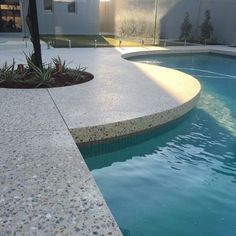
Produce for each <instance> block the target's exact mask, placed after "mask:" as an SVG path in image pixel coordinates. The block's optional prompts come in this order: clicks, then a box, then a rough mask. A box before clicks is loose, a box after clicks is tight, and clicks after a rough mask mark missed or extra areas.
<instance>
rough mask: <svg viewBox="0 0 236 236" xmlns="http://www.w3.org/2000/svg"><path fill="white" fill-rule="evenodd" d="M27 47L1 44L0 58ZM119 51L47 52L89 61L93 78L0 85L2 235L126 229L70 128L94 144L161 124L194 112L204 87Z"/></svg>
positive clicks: (101, 232) (8, 57)
mask: <svg viewBox="0 0 236 236" xmlns="http://www.w3.org/2000/svg"><path fill="white" fill-rule="evenodd" d="M173 49H174V50H176V49H175V48H173ZM183 49H184V50H185V51H186V48H182V50H183ZM22 50H23V49H19V50H16V49H14V50H10V51H9V50H7V51H4V50H3V49H1V55H0V63H2V62H3V61H5V60H9V61H10V60H11V59H12V57H14V58H15V59H16V61H17V62H18V63H20V62H24V59H23V55H22ZM27 50H29V49H27ZM118 50H121V51H125V52H132V51H134V50H136V51H137V50H141V51H145V52H148V51H151V50H153V48H149V49H147V48H145V49H142V48H141V49H140V48H139V49H134V48H133V49H130V48H129V49H127V50H124V49H118ZM118 50H115V49H71V50H68V49H50V50H46V49H44V50H43V55H44V61H47V60H48V59H49V58H50V57H52V56H57V55H60V56H61V57H62V58H63V59H66V60H72V63H71V66H76V65H78V63H82V65H86V66H88V71H90V72H92V73H94V75H95V79H94V80H93V81H90V82H88V83H86V84H81V85H77V86H72V87H66V88H55V89H39V90H16V89H14V90H11V89H0V111H1V112H0V121H1V123H0V189H1V190H0V235H120V234H121V233H120V230H119V228H118V226H117V224H116V222H115V220H114V218H113V216H112V214H111V213H110V210H109V209H108V207H107V205H106V203H105V201H104V199H103V197H102V195H101V193H100V191H99V190H98V187H97V186H96V184H95V181H94V179H93V177H92V176H91V174H90V172H89V170H88V169H87V166H86V164H85V162H84V160H83V158H82V156H81V154H80V152H79V150H78V149H77V146H76V144H75V142H74V140H73V138H72V136H71V134H70V132H69V131H71V133H72V134H74V135H73V136H74V138H75V139H76V137H77V135H78V132H77V131H78V130H80V131H83V130H84V131H85V132H82V136H80V137H79V139H82V140H83V141H84V140H85V141H89V140H91V139H94V138H91V135H92V137H93V135H94V136H96V135H97V138H95V140H99V139H102V138H106V137H114V136H116V135H117V134H118V135H124V134H127V133H130V132H136V131H138V130H142V129H145V128H147V127H150V126H151V127H153V126H158V125H160V124H162V123H165V122H167V121H169V120H172V119H175V118H177V117H179V116H181V115H183V114H184V113H185V112H187V111H189V110H190V109H191V108H192V107H193V106H194V105H195V104H196V101H197V99H198V96H199V92H200V85H199V84H198V82H197V81H196V80H195V79H193V78H192V77H191V76H188V75H186V74H184V73H181V72H176V71H174V70H168V69H165V68H161V67H160V68H154V67H153V66H151V67H149V66H146V65H140V64H137V63H133V62H128V61H125V60H124V59H122V58H121V56H120V52H118ZM160 50H162V49H160ZM164 50H166V49H164ZM178 50H179V49H178ZM189 50H196V51H197V50H209V49H208V48H203V47H201V48H197V47H195V48H191V49H189ZM212 50H213V49H212ZM215 50H218V51H219V50H221V51H222V49H219V48H216V49H215ZM226 50H228V49H227V48H226ZM153 72H154V74H153ZM157 72H162V76H164V77H162V76H161V77H158V79H156V73H157ZM159 75H160V74H159ZM168 75H169V76H168ZM178 78H180V80H179V83H175V84H174V86H173V84H172V83H173V82H174V81H175V80H178ZM165 79H167V80H165ZM185 83H187V84H185ZM168 85H170V86H168ZM182 86H186V89H184V90H183V89H182ZM189 86H190V87H189ZM178 108H180V109H178ZM107 124H108V126H107ZM97 127H98V129H97ZM89 130H92V133H90V135H88V133H86V132H88V131H89ZM99 130H100V131H99ZM86 139H87V140H86Z"/></svg>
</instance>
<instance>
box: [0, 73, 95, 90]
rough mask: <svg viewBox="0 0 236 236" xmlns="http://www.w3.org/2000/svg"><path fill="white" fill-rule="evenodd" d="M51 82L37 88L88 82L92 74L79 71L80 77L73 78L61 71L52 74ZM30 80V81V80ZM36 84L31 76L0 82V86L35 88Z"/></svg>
mask: <svg viewBox="0 0 236 236" xmlns="http://www.w3.org/2000/svg"><path fill="white" fill-rule="evenodd" d="M52 78H53V79H52V83H50V85H41V86H39V87H37V88H54V87H64V86H71V85H76V84H81V83H85V82H88V81H90V80H92V79H93V78H94V76H93V75H92V74H91V73H89V72H85V71H84V72H81V79H79V80H75V79H73V78H72V77H71V76H69V75H68V74H63V73H60V72H58V73H55V74H53V76H52ZM30 80H31V81H30ZM36 86H37V84H35V83H33V82H32V78H31V79H29V78H25V79H24V80H23V81H17V80H12V81H11V82H3V83H0V87H2V88H19V89H22V88H26V89H29V88H36Z"/></svg>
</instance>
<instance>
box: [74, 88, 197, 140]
mask: <svg viewBox="0 0 236 236" xmlns="http://www.w3.org/2000/svg"><path fill="white" fill-rule="evenodd" d="M199 97H200V91H199V93H198V94H197V95H196V96H194V97H193V98H192V99H191V100H189V101H188V102H186V103H184V104H182V105H180V106H178V107H175V108H172V109H169V110H166V111H162V112H160V113H155V114H151V115H147V116H143V117H138V118H135V119H131V120H125V121H119V122H116V123H110V124H105V125H98V126H92V127H84V128H74V129H70V132H71V135H72V137H73V138H74V140H75V142H76V143H78V144H83V143H89V142H96V141H102V140H105V139H111V138H117V137H120V136H125V135H129V134H134V133H138V132H141V131H144V130H146V129H150V128H157V127H159V126H162V125H164V124H167V123H169V122H171V121H174V120H176V119H178V118H180V117H181V116H183V115H185V114H186V113H188V112H189V111H191V110H192V109H193V108H194V107H195V106H196V105H197V102H198V99H199Z"/></svg>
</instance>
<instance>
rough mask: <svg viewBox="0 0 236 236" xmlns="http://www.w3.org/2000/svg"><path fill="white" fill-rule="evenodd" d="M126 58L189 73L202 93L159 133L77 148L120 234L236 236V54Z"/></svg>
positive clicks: (154, 132)
mask: <svg viewBox="0 0 236 236" xmlns="http://www.w3.org/2000/svg"><path fill="white" fill-rule="evenodd" d="M132 60H134V61H140V62H144V63H151V64H158V65H162V66H167V67H172V68H177V69H179V70H182V71H184V72H187V73H190V74H192V75H194V76H195V77H196V78H198V79H199V81H200V82H201V84H202V87H203V90H202V94H201V99H200V101H199V104H198V106H197V108H196V109H194V110H193V111H192V112H191V113H190V114H189V115H187V116H186V117H185V118H184V119H181V120H179V121H178V122H175V123H173V124H171V125H169V126H168V127H167V128H163V130H161V131H160V130H157V131H152V133H151V134H148V133H147V134H144V135H142V136H139V137H133V138H132V139H130V138H127V139H126V140H124V139H123V140H118V141H117V142H112V143H109V144H106V145H100V146H93V147H89V149H86V148H84V149H81V150H82V153H83V154H84V155H85V156H87V158H86V161H87V164H88V166H89V168H90V169H91V170H92V174H93V176H94V177H95V179H96V182H97V184H98V186H99V188H100V190H101V191H102V193H103V195H104V198H105V199H106V201H107V204H108V206H109V207H110V209H111V211H112V213H113V215H114V216H115V219H116V220H117V222H118V224H119V226H120V227H121V229H122V232H123V233H124V235H132V236H134V235H135V236H185V235H186V236H190V235H191V236H199V235H203V236H205V235H206V236H235V235H236V59H234V58H231V57H222V56H216V55H203V54H202V55H182V56H181V55H178V56H176V55H172V56H149V57H136V58H132ZM127 146H128V147H127Z"/></svg>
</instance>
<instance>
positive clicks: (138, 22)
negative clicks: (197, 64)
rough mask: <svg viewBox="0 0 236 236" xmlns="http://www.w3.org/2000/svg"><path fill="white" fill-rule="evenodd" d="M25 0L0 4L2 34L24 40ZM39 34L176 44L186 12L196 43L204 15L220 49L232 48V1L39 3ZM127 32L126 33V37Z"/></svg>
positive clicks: (235, 40)
mask: <svg viewBox="0 0 236 236" xmlns="http://www.w3.org/2000/svg"><path fill="white" fill-rule="evenodd" d="M28 1H29V0H0V34H6V33H8V34H22V35H28V27H27V25H26V23H25V17H26V15H27V7H28ZM36 2H37V9H38V22H39V30H40V34H50V35H51V34H57V35H59V34H81V35H83V34H84V35H85V34H86V35H89V34H90V35H97V34H99V33H104V34H115V35H117V34H120V35H121V36H126V34H139V35H140V37H145V36H152V34H154V31H155V30H154V27H155V24H154V22H155V19H157V27H158V30H157V32H158V37H160V38H162V39H164V38H165V39H178V38H179V36H180V26H181V23H182V22H183V19H184V15H185V14H186V12H188V13H189V15H190V21H191V23H192V32H191V37H192V38H193V39H195V40H197V39H198V38H199V36H200V26H201V23H202V21H203V20H204V13H205V11H206V10H207V9H209V10H210V11H211V16H212V18H211V20H212V24H213V26H214V33H213V37H214V38H215V39H216V41H217V42H218V43H223V44H224V43H225V44H234V45H235V44H236V18H235V9H236V0H37V1H36ZM127 31H129V32H128V33H127Z"/></svg>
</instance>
